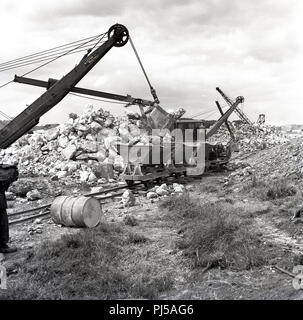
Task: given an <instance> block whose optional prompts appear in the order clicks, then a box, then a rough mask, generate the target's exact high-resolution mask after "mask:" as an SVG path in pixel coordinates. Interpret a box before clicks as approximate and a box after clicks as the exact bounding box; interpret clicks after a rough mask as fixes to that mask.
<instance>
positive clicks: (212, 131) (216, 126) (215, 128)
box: [206, 97, 244, 139]
mask: <svg viewBox="0 0 303 320" xmlns="http://www.w3.org/2000/svg"><path fill="white" fill-rule="evenodd" d="M243 102H244V98H243V97H238V98H237V100H236V102H234V103H233V104H232V106H231V107H230V108H229V109H228V110H227V111H226V112H225V113H224V114H223V115H222V116H221V118H220V119H219V120H218V121H217V122H216V123H215V124H214V125H213V126H212V127H211V128H210V130H209V131H208V132H207V133H206V139H209V138H210V137H211V136H212V135H214V134H215V133H216V132H217V131H218V130H219V128H220V127H221V126H222V124H223V123H224V122H225V121H226V120H227V119H228V117H229V116H230V115H231V114H232V113H233V112H234V110H235V109H236V108H237V107H238V105H239V104H240V103H243Z"/></svg>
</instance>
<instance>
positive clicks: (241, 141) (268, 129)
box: [212, 122, 289, 155]
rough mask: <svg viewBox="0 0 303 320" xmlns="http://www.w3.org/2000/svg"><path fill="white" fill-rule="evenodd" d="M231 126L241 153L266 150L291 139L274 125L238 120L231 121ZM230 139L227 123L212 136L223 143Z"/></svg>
mask: <svg viewBox="0 0 303 320" xmlns="http://www.w3.org/2000/svg"><path fill="white" fill-rule="evenodd" d="M231 126H232V128H233V129H232V130H233V132H234V134H235V138H236V141H237V145H238V149H239V155H241V154H248V153H251V152H254V151H256V150H264V149H267V148H271V147H273V146H276V145H280V144H284V143H287V142H288V141H289V139H288V138H287V136H286V135H285V134H284V133H283V132H282V131H281V130H280V129H279V128H277V127H274V126H269V125H263V126H258V125H253V126H250V125H247V124H243V123H237V122H233V123H231ZM230 139H231V137H230V134H229V132H228V130H227V129H226V126H225V125H224V126H222V127H221V128H220V129H219V131H218V132H217V133H216V134H215V135H214V136H213V137H212V140H213V141H220V142H222V143H227V142H228V141H229V140H230Z"/></svg>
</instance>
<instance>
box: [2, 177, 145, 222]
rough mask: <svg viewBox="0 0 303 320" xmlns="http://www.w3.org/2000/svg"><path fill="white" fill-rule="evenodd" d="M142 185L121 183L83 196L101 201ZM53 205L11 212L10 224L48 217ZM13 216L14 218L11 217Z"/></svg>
mask: <svg viewBox="0 0 303 320" xmlns="http://www.w3.org/2000/svg"><path fill="white" fill-rule="evenodd" d="M141 185H142V183H135V184H133V185H132V186H131V187H129V186H128V185H127V184H125V185H121V186H117V187H113V188H109V189H105V190H102V191H100V192H94V193H86V194H84V195H83V196H85V197H95V198H96V199H98V200H99V201H102V200H107V199H113V198H115V197H119V196H122V194H123V193H124V191H125V190H124V189H130V190H132V191H134V190H136V188H137V187H138V186H141ZM120 190H123V191H120ZM116 191H120V192H116ZM102 195H103V196H102ZM104 203H105V202H103V204H104ZM51 205H52V203H49V204H46V205H43V206H39V207H36V208H32V209H28V210H23V211H18V212H13V213H10V214H8V218H9V225H16V224H19V223H22V222H26V221H30V220H34V219H37V218H42V217H46V216H48V215H50V207H51ZM36 211H39V213H36V214H32V213H34V212H36ZM41 211H42V212H41ZM16 217H21V218H20V219H18V218H17V219H15V218H16ZM11 218H13V219H11Z"/></svg>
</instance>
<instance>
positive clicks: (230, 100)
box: [216, 87, 252, 125]
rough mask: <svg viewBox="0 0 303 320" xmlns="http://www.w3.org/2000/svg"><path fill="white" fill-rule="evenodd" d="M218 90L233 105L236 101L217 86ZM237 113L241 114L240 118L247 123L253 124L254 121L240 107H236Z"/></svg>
mask: <svg viewBox="0 0 303 320" xmlns="http://www.w3.org/2000/svg"><path fill="white" fill-rule="evenodd" d="M216 90H217V91H218V92H219V93H220V94H221V96H222V97H223V99H224V100H225V101H226V102H227V103H228V104H229V105H230V106H231V105H232V104H233V103H234V102H233V100H232V99H230V98H229V97H228V96H227V95H226V94H225V93H224V92H223V91H222V90H221V89H220V88H219V87H217V88H216ZM235 113H237V115H238V116H239V118H240V119H241V120H242V121H243V122H244V123H246V124H249V125H252V122H251V121H250V120H249V118H248V117H247V116H246V114H245V113H244V112H243V111H242V110H241V109H240V108H238V107H237V108H236V109H235Z"/></svg>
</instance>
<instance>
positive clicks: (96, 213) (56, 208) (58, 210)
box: [51, 196, 102, 228]
mask: <svg viewBox="0 0 303 320" xmlns="http://www.w3.org/2000/svg"><path fill="white" fill-rule="evenodd" d="M51 216H52V219H53V221H54V222H55V223H56V224H62V225H64V226H66V227H87V228H93V227H96V226H97V225H98V224H99V222H100V219H101V216H102V207H101V204H100V202H99V201H98V200H97V199H95V198H92V197H83V196H82V197H68V196H60V197H57V198H56V199H55V200H54V201H53V203H52V205H51Z"/></svg>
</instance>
